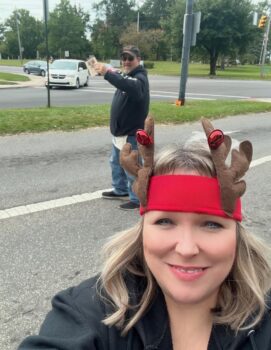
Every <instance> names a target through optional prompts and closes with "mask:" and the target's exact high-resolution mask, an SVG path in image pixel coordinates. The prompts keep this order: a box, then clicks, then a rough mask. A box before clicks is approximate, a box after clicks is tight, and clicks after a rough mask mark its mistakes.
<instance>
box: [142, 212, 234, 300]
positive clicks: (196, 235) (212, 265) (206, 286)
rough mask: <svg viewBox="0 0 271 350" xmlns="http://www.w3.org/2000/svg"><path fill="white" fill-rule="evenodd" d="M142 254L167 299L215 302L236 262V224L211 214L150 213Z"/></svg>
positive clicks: (147, 218)
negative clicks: (220, 288)
mask: <svg viewBox="0 0 271 350" xmlns="http://www.w3.org/2000/svg"><path fill="white" fill-rule="evenodd" d="M143 250H144V256H145V260H146V263H147V265H148V267H149V269H150V271H151V272H152V274H153V276H154V277H155V279H156V281H157V283H158V284H159V286H160V287H161V289H162V291H163V293H164V295H165V297H166V299H168V298H169V299H170V300H171V301H173V302H175V303H176V302H177V303H178V304H179V303H181V304H190V303H191V304H192V303H193V304H195V303H201V302H207V303H209V302H212V301H213V302H214V303H215V301H216V298H217V293H218V290H219V287H220V285H221V284H222V282H223V281H224V280H225V278H226V277H227V275H228V274H229V272H230V270H231V268H232V265H233V262H234V259H235V251H236V222H235V221H234V220H232V219H225V218H222V217H218V216H213V215H207V214H206V215H205V214H196V213H182V212H163V211H150V212H147V213H146V214H145V215H144V222H143ZM213 306H215V305H213Z"/></svg>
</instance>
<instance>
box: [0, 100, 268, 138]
mask: <svg viewBox="0 0 271 350" xmlns="http://www.w3.org/2000/svg"><path fill="white" fill-rule="evenodd" d="M109 110H110V105H108V104H106V105H105V104H104V105H89V106H81V107H53V108H31V109H4V110H3V109H2V110H0V135H5V134H18V133H24V132H44V131H50V130H57V131H60V130H62V131H74V130H79V129H84V128H90V127H97V126H108V125H109ZM268 111H271V103H265V102H254V101H236V100H235V101H228V100H227V101H221V100H220V101H198V100H197V101H189V102H187V103H186V105H185V106H184V107H176V106H175V104H174V103H173V102H171V103H170V102H154V103H152V104H151V106H150V113H151V114H152V115H153V116H154V118H155V120H156V122H157V123H162V124H180V123H183V122H192V121H196V120H198V119H200V118H201V117H207V118H221V117H224V116H230V115H237V114H247V113H258V112H268Z"/></svg>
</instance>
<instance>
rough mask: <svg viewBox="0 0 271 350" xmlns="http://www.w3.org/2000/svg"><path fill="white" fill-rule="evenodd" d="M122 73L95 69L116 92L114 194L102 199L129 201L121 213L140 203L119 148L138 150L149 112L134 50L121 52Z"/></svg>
mask: <svg viewBox="0 0 271 350" xmlns="http://www.w3.org/2000/svg"><path fill="white" fill-rule="evenodd" d="M121 61H122V67H123V73H121V72H119V71H116V70H113V69H111V68H108V67H107V66H106V65H105V64H103V63H100V62H97V63H96V64H95V65H94V69H95V70H96V72H97V73H99V74H101V75H103V76H104V79H105V80H107V81H108V82H109V83H110V84H112V85H113V86H115V87H116V88H117V90H116V92H115V95H114V97H113V101H112V105H111V112H110V131H111V134H112V153H111V158H110V165H111V169H112V186H113V190H112V191H109V192H103V193H102V196H103V198H107V199H128V196H129V201H128V202H125V203H124V204H121V205H120V206H119V208H120V209H123V210H133V209H137V208H139V200H138V198H137V196H136V195H135V193H134V192H133V191H132V184H133V181H134V178H133V177H132V176H131V175H130V174H128V173H127V172H125V170H124V169H123V168H122V167H121V166H120V163H119V154H120V150H121V148H122V146H123V145H124V144H125V143H126V142H129V143H130V144H131V145H132V148H133V149H137V143H136V136H135V133H136V131H137V130H138V129H144V121H145V119H146V117H147V115H148V112H149V103H150V92H149V82H148V77H147V72H146V70H145V69H144V68H143V67H142V66H141V65H140V51H139V49H138V48H137V47H135V46H131V45H130V46H126V47H124V48H123V50H122V52H121Z"/></svg>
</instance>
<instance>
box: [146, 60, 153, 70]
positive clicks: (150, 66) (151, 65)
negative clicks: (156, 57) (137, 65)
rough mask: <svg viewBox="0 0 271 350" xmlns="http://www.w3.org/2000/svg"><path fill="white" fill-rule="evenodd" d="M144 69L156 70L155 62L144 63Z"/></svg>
mask: <svg viewBox="0 0 271 350" xmlns="http://www.w3.org/2000/svg"><path fill="white" fill-rule="evenodd" d="M144 68H147V69H152V68H154V62H151V61H144Z"/></svg>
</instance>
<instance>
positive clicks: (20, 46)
mask: <svg viewBox="0 0 271 350" xmlns="http://www.w3.org/2000/svg"><path fill="white" fill-rule="evenodd" d="M16 27H17V36H18V45H19V56H20V60H21V63H23V55H22V45H21V36H20V29H19V23H18V12H17V10H16Z"/></svg>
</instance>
